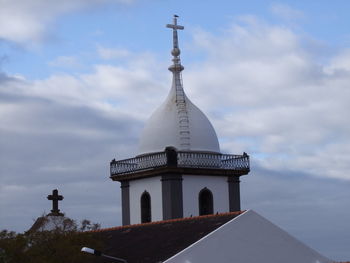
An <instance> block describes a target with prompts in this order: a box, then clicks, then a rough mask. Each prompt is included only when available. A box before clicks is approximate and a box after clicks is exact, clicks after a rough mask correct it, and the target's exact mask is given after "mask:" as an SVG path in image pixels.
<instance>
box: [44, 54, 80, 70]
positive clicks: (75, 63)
mask: <svg viewBox="0 0 350 263" xmlns="http://www.w3.org/2000/svg"><path fill="white" fill-rule="evenodd" d="M48 65H49V66H52V67H59V68H71V69H77V68H81V67H82V64H81V63H80V62H79V59H78V58H77V57H74V56H59V57H57V58H55V59H54V60H52V61H50V62H48Z"/></svg>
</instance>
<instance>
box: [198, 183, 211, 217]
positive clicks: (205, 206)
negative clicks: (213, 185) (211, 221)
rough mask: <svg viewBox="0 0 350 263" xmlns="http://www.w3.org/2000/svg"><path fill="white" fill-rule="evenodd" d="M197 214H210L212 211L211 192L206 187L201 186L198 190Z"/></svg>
mask: <svg viewBox="0 0 350 263" xmlns="http://www.w3.org/2000/svg"><path fill="white" fill-rule="evenodd" d="M198 201H199V215H200V216H202V215H210V214H213V213H214V208H213V194H212V193H211V191H210V190H209V189H208V188H206V187H205V188H203V189H202V190H201V191H200V192H199V196H198Z"/></svg>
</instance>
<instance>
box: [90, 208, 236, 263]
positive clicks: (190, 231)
mask: <svg viewBox="0 0 350 263" xmlns="http://www.w3.org/2000/svg"><path fill="white" fill-rule="evenodd" d="M241 213H243V212H230V213H223V214H216V215H207V216H196V217H189V218H181V219H171V220H164V221H158V222H151V223H145V224H137V225H128V226H120V227H114V228H107V229H101V230H97V231H93V232H94V233H96V234H98V235H102V237H103V238H104V240H105V244H106V245H105V249H104V250H103V253H105V254H107V255H111V256H115V257H118V258H123V259H125V260H127V261H128V263H139V262H140V263H141V262H142V263H151V262H152V263H154V262H162V261H164V260H166V259H168V258H170V257H171V256H173V255H175V254H176V253H178V252H180V251H182V250H183V249H185V248H186V247H188V246H190V245H191V244H193V243H194V242H196V241H198V240H199V239H201V238H202V237H204V236H206V235H207V234H209V233H210V232H212V231H214V230H215V229H217V228H218V227H220V226H222V225H223V224H225V223H227V222H228V221H230V220H231V219H233V218H234V217H236V216H238V215H240V214H241ZM96 262H103V260H102V259H98V258H96Z"/></svg>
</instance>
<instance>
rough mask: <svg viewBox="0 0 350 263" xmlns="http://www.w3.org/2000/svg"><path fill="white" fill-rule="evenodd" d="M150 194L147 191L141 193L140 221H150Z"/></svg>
mask: <svg viewBox="0 0 350 263" xmlns="http://www.w3.org/2000/svg"><path fill="white" fill-rule="evenodd" d="M151 219H152V216H151V196H150V194H149V193H148V192H146V191H145V192H143V194H142V195H141V223H147V222H151Z"/></svg>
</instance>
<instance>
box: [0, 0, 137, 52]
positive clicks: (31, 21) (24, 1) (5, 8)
mask: <svg viewBox="0 0 350 263" xmlns="http://www.w3.org/2000/svg"><path fill="white" fill-rule="evenodd" d="M131 2H133V0H74V1H71V0H61V1H55V0H2V1H0V28H1V30H0V39H4V40H8V41H12V42H15V43H19V44H21V45H25V46H31V45H33V44H36V43H39V42H41V41H43V40H44V39H45V38H46V37H47V34H48V33H49V30H48V29H49V27H50V26H51V24H52V22H53V21H55V19H57V18H58V17H59V16H61V15H63V14H66V13H69V12H73V11H77V10H81V9H84V8H91V7H95V6H99V5H106V4H108V3H119V4H126V3H131Z"/></svg>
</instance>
